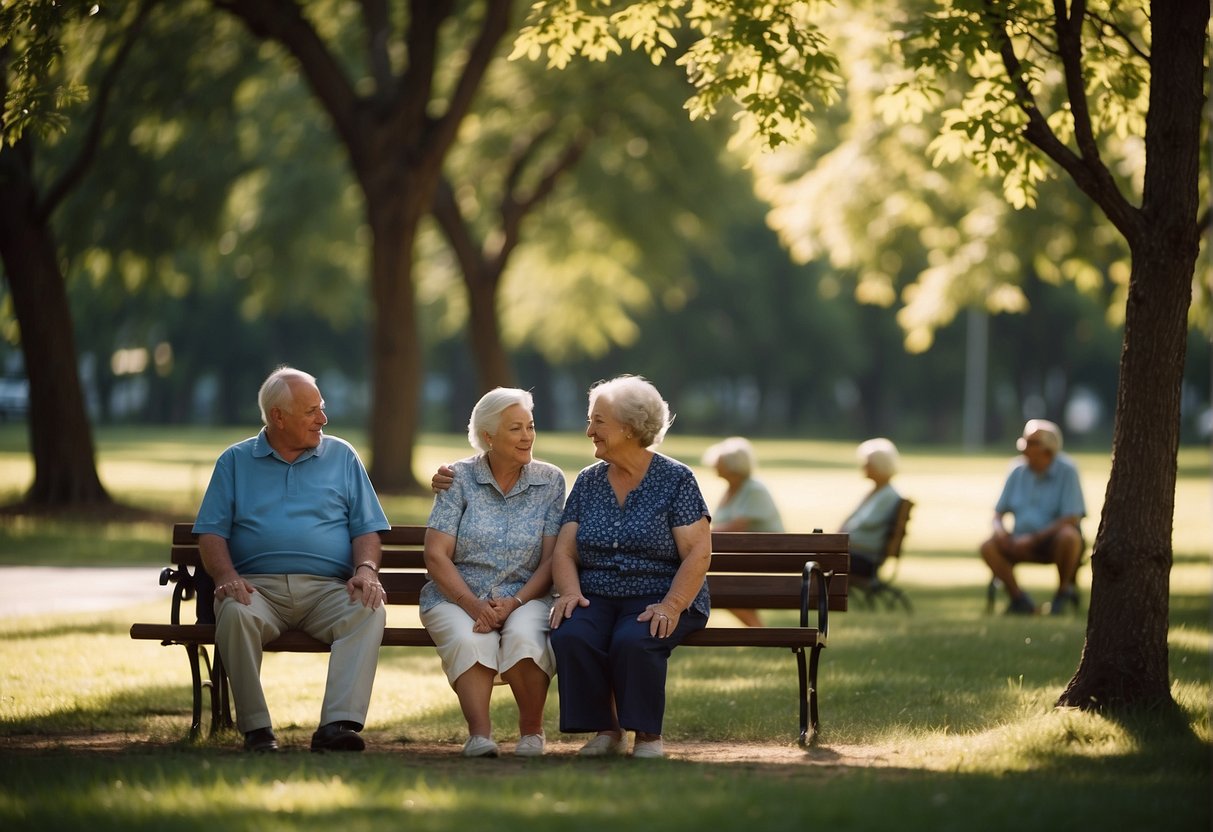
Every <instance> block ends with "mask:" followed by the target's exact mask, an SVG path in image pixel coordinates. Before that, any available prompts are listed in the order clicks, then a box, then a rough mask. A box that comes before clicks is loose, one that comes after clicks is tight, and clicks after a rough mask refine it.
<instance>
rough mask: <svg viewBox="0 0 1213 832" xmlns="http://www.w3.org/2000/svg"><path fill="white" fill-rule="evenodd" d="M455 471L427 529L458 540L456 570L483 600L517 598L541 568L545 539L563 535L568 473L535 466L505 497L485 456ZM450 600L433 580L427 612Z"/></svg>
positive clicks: (426, 594) (425, 594)
mask: <svg viewBox="0 0 1213 832" xmlns="http://www.w3.org/2000/svg"><path fill="white" fill-rule="evenodd" d="M451 467H452V468H454V469H455V481H454V482H453V483H452V484H451V487H450V488H449V489H448V490H446V491H442V492H440V493H439V494H438V495H437V496H436V497H434V507H433V509H431V510H430V519H429V522H428V524H427V525H428V526H429V527H430V528H431V529H434V530H436V531H440V532H443V533H445V534H449V535H452V536H453V537H454V538H455V552H454V554H453V560H454V562H455V568H456V569H458V570H459V575H460V576H461V577H462V578H463V580H464V582H465V583H467V585H468V589H470V590H471V591H472V592H474V593H475V594H476V596H477V597H478V598H488V597H489V596H490V593H492V591H493V590H494V589H499V590H500V591H501V593H502V594H505V595H514V594H516V593H517V592H518V590H520V589H522V586H523V584H525V583H526V582H527V581H528V580H530V578H531V575H533V574H534V573H535V570H536V569H537V568H538V567H539V559H540V555H541V554H542V552H543V538H544V537H545V536H555V535H556V533H557V532H559V531H560V509H561V506H562V505H563V503H564V473H563V472H561V470H560V469H559V468H557V467H556V466H555V465H552V464H551V463H547V462H540V461H539V460H532V461H531V462H529V463H527V464H526V465H524V466H523V467H522V473H521V474H520V475H519V477H518V482H517V483H515V484H514V487H513V488H511V489H510V492H509V493H508V494H502V493H501V488H500V487H499V486H498V485H497V481H496V480H495V479H494V478H493V472H492V470H491V469H490V468H489V463H488V459H487V458H486V457H485V455H484V454H481V455H479V456H473V457H468V458H467V459H461V460H459V461H458V462H456V463H455V464H454V465H452V466H451ZM448 600H450V599H448V598H447V597H446V596H444V595H443V594H442V591H441V590H440V589H439V588H438V585H437V584H436V583H434V581H432V580H431V581H430V582H429V583H427V584H426V585H425V586H424V587H422V588H421V599H420V607H421V611H422V612H426V611H428V610H430V609H433V608H434V607H435V606H437V605H438V604H440V603H442V602H443V601H448Z"/></svg>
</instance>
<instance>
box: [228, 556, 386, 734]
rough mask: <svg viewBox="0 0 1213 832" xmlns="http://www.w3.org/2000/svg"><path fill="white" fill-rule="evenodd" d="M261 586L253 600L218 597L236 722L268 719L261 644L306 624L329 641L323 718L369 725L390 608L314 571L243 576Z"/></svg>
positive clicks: (249, 726) (249, 724) (243, 726)
mask: <svg viewBox="0 0 1213 832" xmlns="http://www.w3.org/2000/svg"><path fill="white" fill-rule="evenodd" d="M241 577H242V578H244V580H246V581H248V582H249V583H250V584H252V585H253V586H255V587H256V588H257V591H256V592H254V593H253V594H252V603H251V604H249V605H247V606H246V605H244V604H241V603H240V602H239V601H235V600H233V599H231V598H224V599H222V600H220V601H216V602H215V645H216V646H217V647H218V648H219V655H220V656H221V657H222V659H223V665H224V667H226V668H227V672H228V676H229V677H230V679H231V683H232V698H233V700H234V701H235V705H236V726H237V727H238V728H239V729H240V730H241V731H242V732H244V733H247V732H249V731H252V730H254V729H257V728H267V727H269V726H270V725H271V720H270V712H269V708H268V707H267V706H266V703H265V694H264V692H263V691H262V688H261V657H262V655H263V652H264V651H263V650H262V648H263V647H264V645H266V644H267V643H269V642H271V641H273V640H274V639H275V638H277V637H278V636H279V635H280V634H281V633H282V632H283V631H284V630H302V631H303V632H305V633H307V634H308V635H310V636H312V637H313V638H316V639H319V640H320V641H323V642H325V643H326V644H329V645H331V652H330V654H329V668H328V681H327V682H326V684H325V688H324V704H323V706H322V707H321V710H320V724H321V725H327V724H328V723H330V722H337V721H339V720H342V721H348V722H356V723H357V724H358V725H359V726H362V725H365V724H366V712H367V708H368V707H369V706H370V701H371V687H372V686H373V685H374V682H375V669H376V667H377V665H378V663H379V645H380V642H381V641H382V640H383V627H384V624H385V623H386V621H387V613H386V611H385V610H384V608H383V607H382V606H380V607H379V608H378V609H375V610H372V609H370V608H368V607H365V606H363V605H362V602H361V601H351V600H350V597H349V594H348V593H347V592H346V588H345V582H344V581H342V580H340V579H338V578H322V577H318V576H315V575H241Z"/></svg>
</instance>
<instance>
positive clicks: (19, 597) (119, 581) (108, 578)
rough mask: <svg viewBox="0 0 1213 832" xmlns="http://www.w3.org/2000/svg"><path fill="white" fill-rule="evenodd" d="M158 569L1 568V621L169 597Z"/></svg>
mask: <svg viewBox="0 0 1213 832" xmlns="http://www.w3.org/2000/svg"><path fill="white" fill-rule="evenodd" d="M161 568H162V567H159V566H113V567H106V568H100V569H91V568H86V567H80V568H77V567H63V566H0V618H16V617H19V616H23V615H38V614H45V613H53V612H96V611H102V610H111V609H119V608H121V607H130V606H134V605H136V604H145V603H148V602H150V601H156V600H163V601H165V602H166V604H167V602H168V601H169V599H170V598H171V597H172V588H171V587H165V586H160V583H159V576H160V570H161Z"/></svg>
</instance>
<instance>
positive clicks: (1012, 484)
mask: <svg viewBox="0 0 1213 832" xmlns="http://www.w3.org/2000/svg"><path fill="white" fill-rule="evenodd" d="M994 511H996V512H1000V513H1002V512H1010V513H1011V514H1014V515H1015V531H1014V534H1031V533H1032V532H1037V531H1040V530H1041V529H1043V528H1045V527H1046V526H1048V525H1050V524H1051V523H1053V522H1054V521H1056V520H1057V519H1058V518H1060V517H1070V516H1073V517H1078V518H1082V517H1085V516H1086V514H1087V507H1086V504H1085V503H1084V502H1083V499H1082V487H1081V486H1080V485H1079V482H1078V469H1077V468H1076V467H1074V463H1073V462H1072V461H1071V460H1070V458H1069V457H1068V456H1066V455H1065V454H1058V455H1057V456H1055V457H1053V461H1052V462H1051V463H1049V467H1048V468H1046V469H1045V470H1044V471H1042V472H1041V473H1039V474H1037V473H1036V472H1035V471H1033V470H1032V469H1031V468H1029V467H1028V464H1027V461H1026V460H1023V459H1020V460H1019V462H1018V464H1017V465H1016V466H1015V467H1014V468H1012V469H1011V473H1010V474H1009V475H1008V476H1007V482H1006V484H1005V485H1004V486H1003V487H1002V495H1001V496H1000V497H999V498H998V503H997V504H996V505H995V506H994Z"/></svg>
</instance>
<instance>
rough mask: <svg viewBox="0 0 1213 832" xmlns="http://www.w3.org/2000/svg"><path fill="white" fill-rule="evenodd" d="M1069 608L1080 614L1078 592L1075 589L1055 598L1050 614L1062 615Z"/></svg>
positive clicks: (1050, 607)
mask: <svg viewBox="0 0 1213 832" xmlns="http://www.w3.org/2000/svg"><path fill="white" fill-rule="evenodd" d="M1067 607H1069V608H1071V609H1073V610H1074V612H1078V590H1076V589H1074V588H1073V587H1070V588H1069V589H1067V590H1065V591H1064V592H1059V593H1057V594H1056V595H1054V596H1053V603H1051V604H1049V614H1050V615H1061V614H1062V613H1064V612H1065V611H1066V608H1067Z"/></svg>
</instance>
